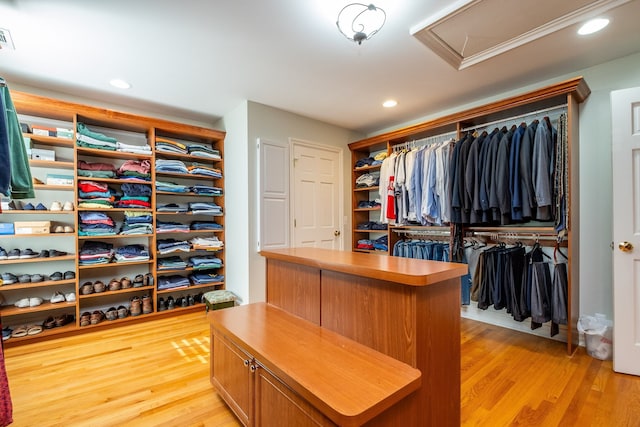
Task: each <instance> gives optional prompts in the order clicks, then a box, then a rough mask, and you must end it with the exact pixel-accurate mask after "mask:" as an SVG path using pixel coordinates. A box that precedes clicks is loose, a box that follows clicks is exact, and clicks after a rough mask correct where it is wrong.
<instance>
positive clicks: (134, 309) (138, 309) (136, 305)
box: [129, 296, 142, 316]
mask: <svg viewBox="0 0 640 427" xmlns="http://www.w3.org/2000/svg"><path fill="white" fill-rule="evenodd" d="M129 311H130V312H131V315H132V316H139V315H141V314H142V301H140V297H137V296H135V297H133V298H131V307H130V308H129Z"/></svg>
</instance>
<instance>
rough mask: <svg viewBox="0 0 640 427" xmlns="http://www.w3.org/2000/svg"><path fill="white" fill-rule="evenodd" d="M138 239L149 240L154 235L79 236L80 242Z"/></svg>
mask: <svg viewBox="0 0 640 427" xmlns="http://www.w3.org/2000/svg"><path fill="white" fill-rule="evenodd" d="M136 237H141V238H149V237H153V234H109V235H106V236H78V240H96V239H100V240H101V239H133V238H136Z"/></svg>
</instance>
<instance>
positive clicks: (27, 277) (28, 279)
mask: <svg viewBox="0 0 640 427" xmlns="http://www.w3.org/2000/svg"><path fill="white" fill-rule="evenodd" d="M18 282H20V283H31V276H30V275H29V274H21V275H20V276H18Z"/></svg>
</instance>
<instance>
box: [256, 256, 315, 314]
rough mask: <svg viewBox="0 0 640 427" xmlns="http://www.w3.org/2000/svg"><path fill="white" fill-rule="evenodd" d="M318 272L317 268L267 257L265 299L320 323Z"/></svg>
mask: <svg viewBox="0 0 640 427" xmlns="http://www.w3.org/2000/svg"><path fill="white" fill-rule="evenodd" d="M318 301H320V274H319V270H318V269H317V268H312V267H306V266H301V265H294V264H290V263H284V262H281V261H278V260H272V259H268V260H267V302H268V303H270V304H273V305H275V306H278V307H280V308H282V309H283V310H286V311H288V312H289V313H292V314H295V315H296V316H300V317H302V318H303V319H306V320H309V321H310V322H313V323H315V324H317V325H319V324H320V306H319V304H318Z"/></svg>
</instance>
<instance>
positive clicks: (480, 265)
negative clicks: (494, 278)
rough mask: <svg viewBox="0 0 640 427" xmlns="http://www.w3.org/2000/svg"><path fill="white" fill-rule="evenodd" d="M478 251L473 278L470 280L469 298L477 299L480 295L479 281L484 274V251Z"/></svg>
mask: <svg viewBox="0 0 640 427" xmlns="http://www.w3.org/2000/svg"><path fill="white" fill-rule="evenodd" d="M476 252H478V262H477V264H476V268H475V271H474V272H473V279H472V282H471V300H472V301H478V296H479V295H480V283H481V282H482V277H483V275H484V251H479V250H478V251H476Z"/></svg>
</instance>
